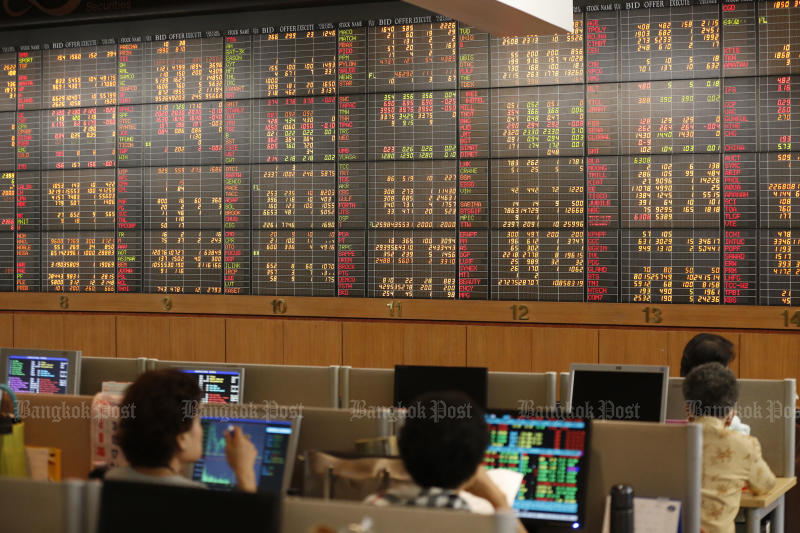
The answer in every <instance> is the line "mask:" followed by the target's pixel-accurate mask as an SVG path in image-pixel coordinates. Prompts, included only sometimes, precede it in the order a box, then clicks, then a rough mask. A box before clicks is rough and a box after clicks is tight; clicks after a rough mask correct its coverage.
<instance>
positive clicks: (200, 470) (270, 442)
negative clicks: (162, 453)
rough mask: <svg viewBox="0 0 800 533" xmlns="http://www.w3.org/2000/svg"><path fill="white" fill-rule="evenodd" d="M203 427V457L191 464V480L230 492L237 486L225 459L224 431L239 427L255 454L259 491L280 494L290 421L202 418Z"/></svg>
mask: <svg viewBox="0 0 800 533" xmlns="http://www.w3.org/2000/svg"><path fill="white" fill-rule="evenodd" d="M202 425H203V458H202V459H200V460H199V461H197V462H196V463H195V464H194V470H193V472H192V479H194V480H195V481H200V482H202V483H205V484H206V485H207V486H208V487H209V488H212V489H218V490H230V489H232V488H233V487H234V486H235V485H236V476H235V475H234V473H233V470H231V468H230V466H228V461H227V460H226V459H225V431H227V430H228V428H229V427H230V426H238V427H240V428H242V432H243V433H244V434H245V435H247V436H248V437H249V438H250V441H251V442H252V443H253V445H254V446H255V447H256V450H257V451H258V456H257V457H256V463H255V473H256V481H257V483H258V490H259V491H262V490H266V491H273V492H280V491H281V489H282V488H283V480H284V472H285V470H286V467H287V461H288V460H287V458H288V457H289V456H290V455H291V454H290V453H289V452H290V450H289V442H290V439H291V436H292V423H291V422H288V421H282V420H256V419H236V418H219V417H205V416H204V417H203V418H202Z"/></svg>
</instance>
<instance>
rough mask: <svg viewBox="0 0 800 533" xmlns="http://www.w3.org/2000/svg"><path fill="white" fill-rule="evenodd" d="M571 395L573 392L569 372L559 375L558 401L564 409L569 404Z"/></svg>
mask: <svg viewBox="0 0 800 533" xmlns="http://www.w3.org/2000/svg"><path fill="white" fill-rule="evenodd" d="M570 394H572V390H571V389H570V387H569V372H561V373H560V374H559V375H558V401H559V402H560V403H561V406H562V407H566V406H567V404H568V403H569V397H570Z"/></svg>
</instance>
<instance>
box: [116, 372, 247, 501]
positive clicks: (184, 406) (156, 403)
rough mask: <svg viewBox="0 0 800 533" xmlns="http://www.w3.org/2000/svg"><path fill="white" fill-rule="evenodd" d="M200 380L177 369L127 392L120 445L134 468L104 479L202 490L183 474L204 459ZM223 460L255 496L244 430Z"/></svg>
mask: <svg viewBox="0 0 800 533" xmlns="http://www.w3.org/2000/svg"><path fill="white" fill-rule="evenodd" d="M202 397H203V394H202V391H201V390H200V387H199V386H198V384H197V381H196V380H195V379H194V378H193V377H192V376H190V375H189V374H185V373H183V372H181V371H179V370H176V369H165V370H152V371H150V372H145V373H144V374H142V375H141V376H139V377H138V378H137V379H136V381H134V382H133V383H132V384H131V385H130V387H128V389H127V391H126V392H125V397H124V399H123V400H122V405H126V406H131V408H130V412H131V413H132V416H128V417H123V418H122V419H121V420H120V426H119V443H120V447H121V448H122V452H123V454H124V455H125V459H127V461H128V463H130V466H125V467H120V468H114V469H112V470H109V471H108V473H107V474H106V475H105V479H108V480H115V481H132V482H139V483H167V484H171V485H181V486H186V487H204V486H205V485H203V484H202V483H199V482H197V481H193V480H191V479H188V478H186V477H184V476H183V475H182V474H181V472H183V471H185V470H186V468H187V467H188V466H189V465H191V464H192V463H194V462H195V461H197V460H198V459H200V458H201V457H202V456H203V426H202V425H201V424H200V416H199V415H198V408H199V406H200V399H201V398H202ZM225 455H226V458H227V460H228V464H229V465H230V467H231V469H232V470H233V472H234V473H235V474H236V479H237V481H238V488H239V490H242V491H245V492H255V491H256V479H255V470H254V464H255V460H256V456H257V452H256V449H255V446H253V444H252V443H251V442H250V440H249V439H248V438H247V436H246V435H244V434H243V433H242V430H241V428H239V427H235V428H234V430H233V431H231V432H227V433H226V434H225Z"/></svg>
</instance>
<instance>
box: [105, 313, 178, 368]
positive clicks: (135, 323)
mask: <svg viewBox="0 0 800 533" xmlns="http://www.w3.org/2000/svg"><path fill="white" fill-rule="evenodd" d="M116 322H117V357H155V358H157V359H170V358H171V357H170V352H171V349H172V347H171V344H170V331H169V330H170V322H169V317H162V316H147V315H138V316H137V315H117V317H116Z"/></svg>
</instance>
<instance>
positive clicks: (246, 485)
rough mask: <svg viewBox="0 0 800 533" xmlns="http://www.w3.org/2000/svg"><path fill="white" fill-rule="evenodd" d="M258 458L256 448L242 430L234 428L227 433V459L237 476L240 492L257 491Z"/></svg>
mask: <svg viewBox="0 0 800 533" xmlns="http://www.w3.org/2000/svg"><path fill="white" fill-rule="evenodd" d="M257 457H258V452H257V451H256V447H255V446H253V443H252V442H250V438H249V437H248V436H247V435H245V434H244V433H243V432H242V428H240V427H238V426H234V427H233V430H232V431H227V432H225V458H226V459H227V460H228V465H230V467H231V470H233V473H234V474H236V481H237V482H238V485H237V486H238V488H239V490H241V491H243V492H255V491H256V487H257V485H256V474H255V470H254V469H253V466H254V464H255V462H256V458H257Z"/></svg>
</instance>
